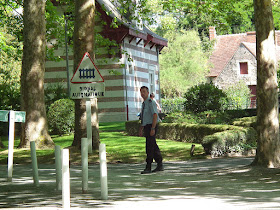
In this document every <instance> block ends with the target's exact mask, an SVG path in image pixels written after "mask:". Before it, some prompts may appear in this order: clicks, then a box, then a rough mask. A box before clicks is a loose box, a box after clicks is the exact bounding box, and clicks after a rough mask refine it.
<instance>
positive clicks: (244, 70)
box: [239, 62, 248, 74]
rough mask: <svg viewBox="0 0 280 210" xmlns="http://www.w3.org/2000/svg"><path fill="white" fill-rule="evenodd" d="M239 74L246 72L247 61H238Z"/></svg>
mask: <svg viewBox="0 0 280 210" xmlns="http://www.w3.org/2000/svg"><path fill="white" fill-rule="evenodd" d="M239 65H240V74H248V63H247V62H240V63H239Z"/></svg>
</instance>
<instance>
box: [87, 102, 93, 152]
mask: <svg viewBox="0 0 280 210" xmlns="http://www.w3.org/2000/svg"><path fill="white" fill-rule="evenodd" d="M86 117H87V138H88V153H92V127H91V101H90V99H86Z"/></svg>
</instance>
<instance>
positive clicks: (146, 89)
mask: <svg viewBox="0 0 280 210" xmlns="http://www.w3.org/2000/svg"><path fill="white" fill-rule="evenodd" d="M143 88H145V89H146V90H147V91H148V92H149V88H148V87H147V86H142V87H141V88H140V90H142V89H143Z"/></svg>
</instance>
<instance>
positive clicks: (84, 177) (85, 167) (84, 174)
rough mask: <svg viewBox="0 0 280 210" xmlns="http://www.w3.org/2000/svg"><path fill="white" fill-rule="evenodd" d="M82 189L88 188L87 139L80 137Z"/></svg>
mask: <svg viewBox="0 0 280 210" xmlns="http://www.w3.org/2000/svg"><path fill="white" fill-rule="evenodd" d="M81 150H82V151H81V153H82V191H83V193H86V192H87V190H88V139H87V138H82V148H81Z"/></svg>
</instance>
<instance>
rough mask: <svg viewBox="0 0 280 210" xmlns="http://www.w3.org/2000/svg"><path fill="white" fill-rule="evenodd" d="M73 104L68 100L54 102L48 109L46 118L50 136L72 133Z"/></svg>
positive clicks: (73, 121) (73, 119)
mask: <svg viewBox="0 0 280 210" xmlns="http://www.w3.org/2000/svg"><path fill="white" fill-rule="evenodd" d="M74 110H75V103H74V101H72V100H70V99H60V100H57V101H55V102H54V103H53V104H52V105H51V106H50V108H49V111H48V114H47V117H48V125H49V130H50V132H51V133H52V134H57V135H63V134H69V133H72V132H73V131H74V123H75V111H74Z"/></svg>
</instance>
